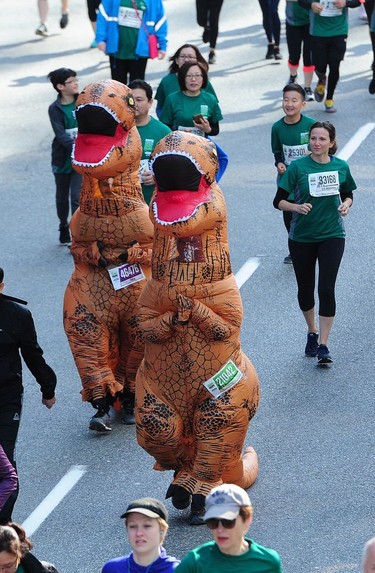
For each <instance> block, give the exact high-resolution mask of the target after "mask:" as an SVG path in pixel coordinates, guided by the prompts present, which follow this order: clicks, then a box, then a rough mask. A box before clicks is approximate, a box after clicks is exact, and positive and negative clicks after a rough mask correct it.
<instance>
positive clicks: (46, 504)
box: [22, 466, 87, 537]
mask: <svg viewBox="0 0 375 573" xmlns="http://www.w3.org/2000/svg"><path fill="white" fill-rule="evenodd" d="M86 471H87V469H86V466H72V467H71V468H70V470H69V471H68V472H67V473H66V474H65V475H64V477H63V478H61V480H60V481H59V483H58V484H57V485H55V487H54V488H53V489H52V490H51V491H50V493H49V494H48V495H47V496H46V497H45V498H44V499H43V501H42V502H41V503H40V504H39V505H38V507H36V508H35V509H34V511H33V512H32V513H31V514H30V515H29V517H28V518H27V519H26V520H25V521H24V522H23V524H22V527H23V528H24V529H25V530H26V535H27V536H28V537H30V536H31V535H32V534H33V533H34V532H35V531H36V530H37V529H38V527H40V526H41V524H42V523H43V521H44V520H45V519H46V518H47V517H48V516H49V514H50V513H52V511H53V510H54V509H55V507H56V506H57V505H58V504H59V503H60V501H62V500H63V499H64V497H65V496H66V495H67V494H68V493H69V492H70V490H71V489H72V488H73V487H74V486H75V485H76V483H77V482H78V481H79V480H80V479H81V477H83V475H84V474H85V473H86Z"/></svg>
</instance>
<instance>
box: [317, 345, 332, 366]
mask: <svg viewBox="0 0 375 573" xmlns="http://www.w3.org/2000/svg"><path fill="white" fill-rule="evenodd" d="M317 356H318V364H332V362H333V359H332V356H331V355H330V353H329V350H328V348H327V346H326V345H325V344H319V346H318V353H317Z"/></svg>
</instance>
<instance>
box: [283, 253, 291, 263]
mask: <svg viewBox="0 0 375 573" xmlns="http://www.w3.org/2000/svg"><path fill="white" fill-rule="evenodd" d="M284 264H286V265H292V264H293V261H292V257H291V256H290V254H289V255H287V256H286V257H285V259H284Z"/></svg>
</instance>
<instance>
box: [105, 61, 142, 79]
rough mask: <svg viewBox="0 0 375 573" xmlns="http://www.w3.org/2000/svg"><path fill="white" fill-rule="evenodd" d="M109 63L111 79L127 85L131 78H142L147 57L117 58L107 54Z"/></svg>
mask: <svg viewBox="0 0 375 573" xmlns="http://www.w3.org/2000/svg"><path fill="white" fill-rule="evenodd" d="M109 63H110V65H111V76H112V79H113V80H117V81H118V82H122V83H123V84H125V85H127V84H128V83H129V82H131V81H133V80H144V79H145V73H146V66H147V58H138V60H119V59H118V58H115V57H114V56H109ZM128 76H129V77H128Z"/></svg>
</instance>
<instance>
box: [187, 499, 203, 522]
mask: <svg viewBox="0 0 375 573" xmlns="http://www.w3.org/2000/svg"><path fill="white" fill-rule="evenodd" d="M204 502H205V496H204V495H202V494H200V493H194V494H193V496H192V500H191V510H190V519H189V525H204V520H203V517H204V514H205V505H204Z"/></svg>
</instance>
